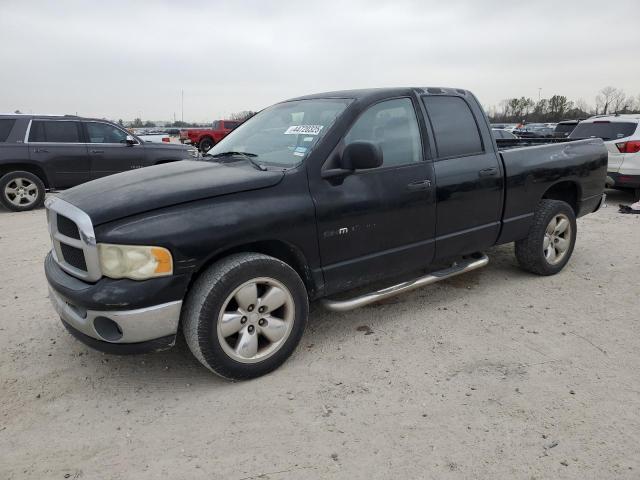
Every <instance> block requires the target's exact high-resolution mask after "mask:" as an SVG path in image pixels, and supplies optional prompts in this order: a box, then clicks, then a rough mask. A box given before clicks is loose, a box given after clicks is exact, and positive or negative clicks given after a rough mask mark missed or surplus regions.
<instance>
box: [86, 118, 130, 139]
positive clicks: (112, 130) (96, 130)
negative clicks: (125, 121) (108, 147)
mask: <svg viewBox="0 0 640 480" xmlns="http://www.w3.org/2000/svg"><path fill="white" fill-rule="evenodd" d="M85 125H86V126H87V134H88V136H89V143H126V141H127V134H126V133H125V132H123V131H122V130H120V129H119V128H116V127H114V126H113V125H108V124H106V123H98V122H87V123H86V124H85Z"/></svg>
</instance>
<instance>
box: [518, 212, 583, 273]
mask: <svg viewBox="0 0 640 480" xmlns="http://www.w3.org/2000/svg"><path fill="white" fill-rule="evenodd" d="M576 233H577V229H576V216H575V213H574V211H573V209H572V208H571V206H570V205H569V204H567V203H566V202H563V201H560V200H542V201H541V202H540V203H539V204H538V209H537V210H536V213H535V216H534V218H533V224H532V225H531V227H530V228H529V233H528V235H527V236H526V237H525V238H523V239H522V240H518V241H517V242H516V249H515V250H516V258H517V260H518V263H519V264H520V267H522V268H523V269H524V270H527V271H529V272H532V273H536V274H538V275H555V274H556V273H558V272H559V271H560V270H562V269H563V268H564V266H565V265H566V264H567V262H568V261H569V258H571V254H572V253H573V248H574V246H575V243H576Z"/></svg>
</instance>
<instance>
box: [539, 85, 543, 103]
mask: <svg viewBox="0 0 640 480" xmlns="http://www.w3.org/2000/svg"><path fill="white" fill-rule="evenodd" d="M541 94H542V87H538V102H539V101H540V96H541Z"/></svg>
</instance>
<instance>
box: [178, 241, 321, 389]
mask: <svg viewBox="0 0 640 480" xmlns="http://www.w3.org/2000/svg"><path fill="white" fill-rule="evenodd" d="M308 315H309V302H308V297H307V291H306V288H305V286H304V284H303V282H302V280H301V279H300V277H299V276H298V274H297V273H296V271H295V270H293V269H292V268H291V267H290V266H289V265H287V264H286V263H284V262H282V261H280V260H278V259H276V258H273V257H269V256H267V255H262V254H258V253H240V254H234V255H231V256H229V257H227V258H224V259H222V260H220V261H219V262H217V263H215V264H214V265H212V266H211V267H209V268H208V269H207V270H205V272H204V273H203V274H202V275H201V276H200V277H199V278H198V279H197V280H196V282H195V283H194V285H193V287H192V288H191V290H190V291H189V293H188V295H187V299H186V302H185V307H184V308H183V311H182V323H183V332H184V336H185V339H186V341H187V345H189V348H190V349H191V352H192V353H193V354H194V356H195V357H196V358H197V359H198V360H199V361H200V363H202V364H203V365H204V366H205V367H207V368H208V369H209V370H211V371H212V372H214V373H216V374H218V375H220V376H222V377H225V378H228V379H232V380H245V379H249V378H254V377H259V376H261V375H264V374H266V373H269V372H271V371H272V370H275V369H276V368H278V367H279V366H280V365H282V364H283V363H284V362H285V360H286V359H287V358H288V357H289V356H290V355H291V354H292V353H293V351H294V350H295V348H296V346H297V345H298V343H299V342H300V339H301V338H302V334H303V332H304V329H305V326H306V323H307V317H308Z"/></svg>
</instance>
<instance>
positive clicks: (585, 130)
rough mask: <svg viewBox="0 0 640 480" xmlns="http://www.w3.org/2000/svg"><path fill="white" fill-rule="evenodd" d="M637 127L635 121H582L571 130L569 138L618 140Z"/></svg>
mask: <svg viewBox="0 0 640 480" xmlns="http://www.w3.org/2000/svg"><path fill="white" fill-rule="evenodd" d="M637 128H638V123H637V122H611V121H609V120H596V121H594V122H582V123H579V124H578V126H577V127H576V128H575V129H574V130H573V132H571V134H570V135H569V138H601V139H602V140H605V141H607V140H618V139H620V138H625V137H629V136H631V135H633V133H634V132H635V131H636V129H637Z"/></svg>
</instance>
